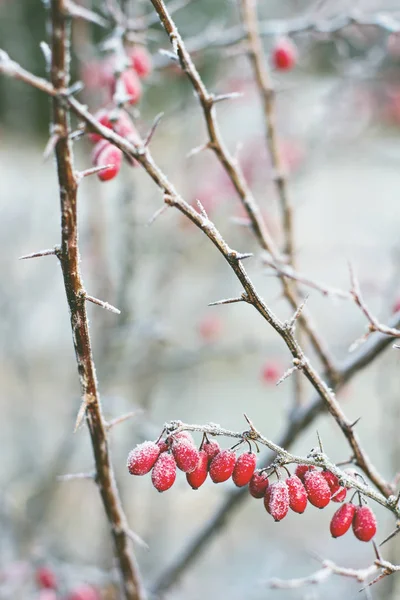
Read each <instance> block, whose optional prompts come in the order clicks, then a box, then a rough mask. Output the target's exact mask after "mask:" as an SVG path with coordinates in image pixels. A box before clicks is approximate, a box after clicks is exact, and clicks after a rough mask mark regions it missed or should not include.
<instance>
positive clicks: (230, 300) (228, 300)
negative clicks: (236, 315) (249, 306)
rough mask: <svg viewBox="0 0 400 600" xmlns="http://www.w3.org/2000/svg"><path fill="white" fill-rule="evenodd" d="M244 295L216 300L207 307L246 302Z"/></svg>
mask: <svg viewBox="0 0 400 600" xmlns="http://www.w3.org/2000/svg"><path fill="white" fill-rule="evenodd" d="M245 296H246V294H242V295H241V296H239V297H238V298H225V299H224V300H217V301H216V302H210V304H208V306H220V305H221V304H234V303H235V302H248V300H247V296H246V297H245Z"/></svg>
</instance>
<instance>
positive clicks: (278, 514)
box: [264, 480, 289, 521]
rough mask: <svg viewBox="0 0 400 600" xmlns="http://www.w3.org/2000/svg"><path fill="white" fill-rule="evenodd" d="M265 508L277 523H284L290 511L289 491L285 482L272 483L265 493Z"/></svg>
mask: <svg viewBox="0 0 400 600" xmlns="http://www.w3.org/2000/svg"><path fill="white" fill-rule="evenodd" d="M264 506H265V508H266V510H267V512H269V514H270V515H271V516H272V517H273V518H274V520H275V521H282V519H283V518H284V517H286V515H287V513H288V510H289V489H288V486H287V485H286V483H285V482H284V481H283V480H280V481H275V482H274V483H272V484H271V485H270V486H269V487H268V488H267V491H266V492H265V496H264Z"/></svg>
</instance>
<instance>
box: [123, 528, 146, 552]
mask: <svg viewBox="0 0 400 600" xmlns="http://www.w3.org/2000/svg"><path fill="white" fill-rule="evenodd" d="M125 533H126V535H127V536H128V537H129V538H130V539H131V540H132V542H134V543H135V544H137V545H138V546H140V547H141V548H144V549H145V550H149V545H148V544H146V542H145V541H144V540H142V538H141V537H140V535H138V534H137V533H135V532H134V531H132V529H129V528H128V529H125Z"/></svg>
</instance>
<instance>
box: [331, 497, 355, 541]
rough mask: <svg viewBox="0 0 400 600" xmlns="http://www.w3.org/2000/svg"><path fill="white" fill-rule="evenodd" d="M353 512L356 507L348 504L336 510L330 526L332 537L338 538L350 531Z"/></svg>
mask: <svg viewBox="0 0 400 600" xmlns="http://www.w3.org/2000/svg"><path fill="white" fill-rule="evenodd" d="M355 512H356V507H355V506H354V504H350V503H349V502H347V503H346V504H343V506H341V507H340V508H338V509H337V511H336V512H335V514H334V515H333V517H332V520H331V524H330V530H331V535H332V537H334V538H337V537H340V536H342V535H344V534H345V533H346V532H347V531H348V530H349V529H350V525H351V524H352V522H353V518H354V515H355Z"/></svg>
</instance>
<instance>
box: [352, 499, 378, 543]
mask: <svg viewBox="0 0 400 600" xmlns="http://www.w3.org/2000/svg"><path fill="white" fill-rule="evenodd" d="M353 532H354V535H355V536H356V538H357V539H358V540H360V541H361V542H369V541H370V540H372V538H373V537H374V535H375V534H376V519H375V515H374V513H373V512H372V510H371V509H370V507H369V506H359V507H357V509H356V513H355V515H354V519H353Z"/></svg>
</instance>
